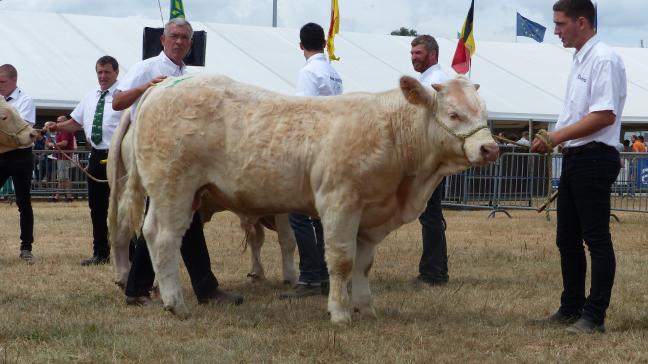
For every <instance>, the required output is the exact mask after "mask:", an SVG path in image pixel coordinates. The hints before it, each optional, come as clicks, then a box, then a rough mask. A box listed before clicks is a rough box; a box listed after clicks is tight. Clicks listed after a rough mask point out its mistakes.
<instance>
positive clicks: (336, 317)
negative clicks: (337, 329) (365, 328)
mask: <svg viewBox="0 0 648 364" xmlns="http://www.w3.org/2000/svg"><path fill="white" fill-rule="evenodd" d="M331 322H332V323H334V324H336V325H339V326H348V325H350V324H351V313H350V312H348V311H333V312H331Z"/></svg>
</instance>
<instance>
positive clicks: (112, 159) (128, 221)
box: [107, 110, 144, 288]
mask: <svg viewBox="0 0 648 364" xmlns="http://www.w3.org/2000/svg"><path fill="white" fill-rule="evenodd" d="M130 121H131V120H130V110H126V111H125V112H124V113H123V114H122V118H121V122H120V124H119V127H118V128H117V130H115V133H114V135H113V138H112V141H111V148H110V151H109V152H108V168H107V175H108V183H109V184H110V199H109V201H110V203H109V204H108V233H109V238H110V244H111V245H112V249H111V254H112V263H113V269H114V274H115V278H114V279H115V283H116V284H117V285H119V286H120V287H122V288H125V287H126V282H127V280H128V273H129V271H130V261H129V249H128V245H129V242H130V240H131V238H132V236H133V233H134V232H135V231H137V230H138V226H139V223H140V221H141V214H142V212H141V211H142V210H143V207H142V206H143V204H144V202H143V200H144V197H143V196H144V193H143V192H141V191H142V190H143V189H142V187H141V184H140V183H139V174H138V173H137V164H136V162H135V158H134V151H133V143H132V139H133V138H132V137H133V130H130V132H129V129H130ZM131 201H133V202H131ZM137 209H139V211H140V212H139V213H138V212H137ZM134 216H136V217H139V219H138V218H135V219H134V218H133V217H134ZM134 220H135V221H134Z"/></svg>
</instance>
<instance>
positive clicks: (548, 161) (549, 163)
mask: <svg viewBox="0 0 648 364" xmlns="http://www.w3.org/2000/svg"><path fill="white" fill-rule="evenodd" d="M536 136H537V137H538V139H540V141H541V142H542V143H543V144H544V145H545V146H546V147H547V150H548V151H549V152H547V153H546V154H545V165H546V171H547V200H546V201H545V202H544V203H543V204H542V205H540V206H539V207H538V208H537V209H536V211H537V212H542V211H545V210H546V208H547V207H548V206H549V205H550V204H551V203H552V202H553V201H554V200H555V199H556V197H558V191H557V190H556V191H552V179H553V160H552V157H551V151H553V148H554V145H553V143H552V142H551V139H550V138H549V134H548V133H547V131H546V130H544V129H540V130H539V131H538V132H537V133H536ZM493 138H495V139H498V140H500V141H504V142H506V143H508V144H513V145H516V146H518V147H522V148H526V149H530V148H531V147H530V146H528V145H524V144H520V143H516V142H514V141H512V140H509V139H506V138H504V137H501V136H498V135H494V134H493ZM546 214H547V219H549V210H546Z"/></svg>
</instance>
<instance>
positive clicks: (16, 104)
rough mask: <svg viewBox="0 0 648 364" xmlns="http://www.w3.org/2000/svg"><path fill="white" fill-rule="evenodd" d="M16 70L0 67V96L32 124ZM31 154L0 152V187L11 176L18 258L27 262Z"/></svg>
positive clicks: (31, 103) (32, 108)
mask: <svg viewBox="0 0 648 364" xmlns="http://www.w3.org/2000/svg"><path fill="white" fill-rule="evenodd" d="M17 83H18V71H17V70H16V68H15V67H14V66H12V65H10V64H4V65H2V66H0V96H3V97H4V99H5V101H6V102H7V103H8V104H9V105H11V106H12V107H13V108H15V109H16V111H18V114H20V117H21V118H23V120H25V121H26V122H27V123H29V124H30V125H31V126H32V127H33V126H34V123H35V122H36V106H35V105H34V101H33V100H32V99H31V97H29V96H27V94H25V92H24V91H23V90H21V89H20V88H18V86H17ZM33 164H34V156H33V153H32V146H31V145H30V146H28V147H25V148H18V149H14V150H11V151H8V152H5V153H1V154H0V187H1V186H2V185H4V183H5V181H6V180H7V179H8V178H9V177H11V179H12V181H13V184H14V189H15V191H16V205H17V206H18V211H19V213H20V259H22V260H25V261H28V262H31V261H32V259H33V258H34V256H33V255H32V243H33V242H34V212H33V210H32V206H31V178H32V166H33Z"/></svg>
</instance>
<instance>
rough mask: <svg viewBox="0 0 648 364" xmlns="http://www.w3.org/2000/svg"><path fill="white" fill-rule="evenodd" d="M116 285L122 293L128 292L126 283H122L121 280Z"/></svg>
mask: <svg viewBox="0 0 648 364" xmlns="http://www.w3.org/2000/svg"><path fill="white" fill-rule="evenodd" d="M115 285H116V286H117V287H119V289H121V290H122V291H125V290H126V282H124V281H121V280H119V281H115Z"/></svg>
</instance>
